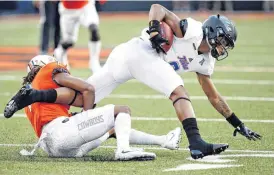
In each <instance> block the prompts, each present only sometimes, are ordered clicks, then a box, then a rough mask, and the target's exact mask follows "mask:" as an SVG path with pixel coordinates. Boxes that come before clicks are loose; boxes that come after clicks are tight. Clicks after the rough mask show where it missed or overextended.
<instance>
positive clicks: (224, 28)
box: [203, 15, 237, 61]
mask: <svg viewBox="0 0 274 175" xmlns="http://www.w3.org/2000/svg"><path fill="white" fill-rule="evenodd" d="M203 29H204V34H205V37H206V41H207V43H208V45H209V47H210V52H211V55H212V56H213V57H214V58H216V59H217V60H218V61H220V60H223V59H225V58H226V57H227V56H228V51H229V50H232V49H233V48H234V45H235V42H236V38H237V31H236V28H235V26H234V24H233V23H232V22H231V21H229V20H228V19H227V18H226V17H223V16H222V17H220V15H214V16H210V17H209V18H208V19H207V20H206V21H205V22H204V24H203Z"/></svg>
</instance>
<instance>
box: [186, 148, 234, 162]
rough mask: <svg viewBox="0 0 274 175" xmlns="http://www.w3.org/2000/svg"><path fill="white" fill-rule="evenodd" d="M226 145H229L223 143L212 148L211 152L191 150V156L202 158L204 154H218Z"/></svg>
mask: <svg viewBox="0 0 274 175" xmlns="http://www.w3.org/2000/svg"><path fill="white" fill-rule="evenodd" d="M228 147H229V145H224V146H222V147H219V148H216V149H214V150H213V152H211V153H202V152H201V151H199V150H192V151H191V157H192V158H193V159H202V158H203V157H205V156H209V155H215V154H220V153H221V152H224V151H225V150H226V149H227V148H228Z"/></svg>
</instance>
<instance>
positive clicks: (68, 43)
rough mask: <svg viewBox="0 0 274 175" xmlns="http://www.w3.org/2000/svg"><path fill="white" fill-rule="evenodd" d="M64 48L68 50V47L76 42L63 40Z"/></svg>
mask: <svg viewBox="0 0 274 175" xmlns="http://www.w3.org/2000/svg"><path fill="white" fill-rule="evenodd" d="M61 45H62V47H63V49H65V50H67V49H68V48H70V47H72V46H73V45H74V43H72V42H63V43H62V44H61Z"/></svg>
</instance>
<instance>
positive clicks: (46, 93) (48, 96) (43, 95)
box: [18, 89, 57, 109]
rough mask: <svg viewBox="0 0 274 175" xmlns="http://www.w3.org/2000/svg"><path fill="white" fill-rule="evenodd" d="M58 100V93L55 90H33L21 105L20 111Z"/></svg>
mask: <svg viewBox="0 0 274 175" xmlns="http://www.w3.org/2000/svg"><path fill="white" fill-rule="evenodd" d="M56 99H57V92H56V90H55V89H48V90H35V89H32V90H31V92H30V94H29V95H28V98H24V100H23V101H21V103H20V104H19V106H18V107H19V109H22V108H24V107H26V106H28V105H31V104H33V103H35V102H45V103H54V102H55V101H56Z"/></svg>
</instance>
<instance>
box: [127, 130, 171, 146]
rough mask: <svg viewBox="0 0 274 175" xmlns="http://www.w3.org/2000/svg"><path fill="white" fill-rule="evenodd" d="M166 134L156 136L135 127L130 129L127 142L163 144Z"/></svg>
mask: <svg viewBox="0 0 274 175" xmlns="http://www.w3.org/2000/svg"><path fill="white" fill-rule="evenodd" d="M165 139H166V136H165V135H163V136H156V135H152V134H148V133H144V132H141V131H137V130H135V129H131V130H130V135H129V143H130V144H136V145H159V146H161V145H162V144H164V142H165Z"/></svg>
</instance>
